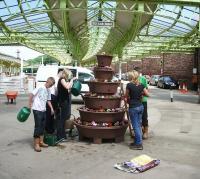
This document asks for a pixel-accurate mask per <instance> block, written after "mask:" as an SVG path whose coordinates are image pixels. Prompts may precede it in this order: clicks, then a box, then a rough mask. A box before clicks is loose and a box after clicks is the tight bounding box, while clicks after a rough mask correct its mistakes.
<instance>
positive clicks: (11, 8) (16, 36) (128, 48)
mask: <svg viewBox="0 0 200 179" xmlns="http://www.w3.org/2000/svg"><path fill="white" fill-rule="evenodd" d="M199 7H200V1H199V0H165V1H163V0H117V1H114V0H99V1H97V0H87V1H86V0H0V45H5V44H13V43H15V44H22V45H25V46H27V47H30V48H32V49H34V50H37V51H39V52H41V53H44V54H48V55H50V56H52V57H55V58H57V59H58V60H59V61H61V62H62V63H65V64H69V63H72V62H73V61H78V62H79V63H81V64H83V65H84V64H90V63H91V62H93V61H94V59H95V55H96V54H100V53H106V54H110V55H114V56H116V57H118V58H120V59H121V60H122V61H123V60H124V61H128V60H134V59H140V58H142V57H144V56H149V55H153V54H159V53H162V52H166V51H170V52H189V53H190V52H192V53H193V51H194V49H195V48H197V47H200V25H199V23H200V21H199V16H200V8H199Z"/></svg>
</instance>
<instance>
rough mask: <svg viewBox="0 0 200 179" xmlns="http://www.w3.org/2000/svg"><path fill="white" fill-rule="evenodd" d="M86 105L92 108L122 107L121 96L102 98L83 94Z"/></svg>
mask: <svg viewBox="0 0 200 179" xmlns="http://www.w3.org/2000/svg"><path fill="white" fill-rule="evenodd" d="M83 100H84V102H85V106H86V107H87V108H91V109H114V108H119V107H120V102H121V98H120V97H110V98H100V97H92V96H83Z"/></svg>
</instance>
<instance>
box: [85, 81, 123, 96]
mask: <svg viewBox="0 0 200 179" xmlns="http://www.w3.org/2000/svg"><path fill="white" fill-rule="evenodd" d="M88 85H89V88H90V92H91V93H98V94H110V95H112V94H115V93H116V92H117V87H118V86H119V85H120V82H96V81H89V82H88Z"/></svg>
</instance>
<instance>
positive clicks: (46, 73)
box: [35, 65, 94, 101]
mask: <svg viewBox="0 0 200 179" xmlns="http://www.w3.org/2000/svg"><path fill="white" fill-rule="evenodd" d="M64 68H68V69H69V70H71V72H72V74H73V76H74V77H77V79H78V80H79V81H80V82H81V84H82V88H81V94H84V93H86V92H89V86H88V84H87V81H90V80H91V79H93V78H94V75H93V71H91V70H89V69H87V68H83V67H77V66H58V65H41V66H40V67H39V68H38V71H37V74H36V83H35V85H36V87H37V86H41V85H44V83H45V82H46V80H47V78H48V77H50V76H52V77H56V76H57V74H58V70H59V69H64ZM76 100H78V101H79V100H82V97H81V96H80V95H79V96H77V97H75V96H73V95H72V101H76Z"/></svg>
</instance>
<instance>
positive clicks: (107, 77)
mask: <svg viewBox="0 0 200 179" xmlns="http://www.w3.org/2000/svg"><path fill="white" fill-rule="evenodd" d="M113 74H114V71H113V70H112V69H111V68H106V67H105V68H104V67H95V68H94V76H95V78H96V79H97V80H98V81H111V80H112V77H113Z"/></svg>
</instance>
